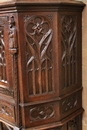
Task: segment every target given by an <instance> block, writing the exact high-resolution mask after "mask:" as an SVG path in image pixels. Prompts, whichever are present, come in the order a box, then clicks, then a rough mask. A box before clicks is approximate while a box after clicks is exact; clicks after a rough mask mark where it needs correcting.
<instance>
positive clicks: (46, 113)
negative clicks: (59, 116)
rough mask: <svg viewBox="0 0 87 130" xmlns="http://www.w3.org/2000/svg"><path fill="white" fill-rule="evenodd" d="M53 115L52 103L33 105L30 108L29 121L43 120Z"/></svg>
mask: <svg viewBox="0 0 87 130" xmlns="http://www.w3.org/2000/svg"><path fill="white" fill-rule="evenodd" d="M53 116H54V109H53V105H48V106H41V107H34V108H32V109H30V118H31V121H39V120H45V119H48V118H52V117H53Z"/></svg>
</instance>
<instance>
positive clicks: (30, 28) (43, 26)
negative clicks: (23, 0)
mask: <svg viewBox="0 0 87 130" xmlns="http://www.w3.org/2000/svg"><path fill="white" fill-rule="evenodd" d="M27 21H28V22H27V26H26V30H27V33H30V35H32V36H34V35H37V36H40V35H41V34H42V35H43V34H45V33H47V32H48V31H49V28H50V25H49V22H48V21H47V20H46V19H45V18H44V17H39V16H38V17H36V16H33V17H31V18H28V19H27ZM37 39H38V38H37Z"/></svg>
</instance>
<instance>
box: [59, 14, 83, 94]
mask: <svg viewBox="0 0 87 130" xmlns="http://www.w3.org/2000/svg"><path fill="white" fill-rule="evenodd" d="M80 17H81V15H80V14H79V13H60V14H59V19H60V20H59V26H60V28H61V29H60V36H61V40H60V45H61V55H60V56H61V59H60V65H61V66H60V68H61V69H60V75H61V82H60V90H61V92H62V93H67V92H68V91H74V90H76V89H78V88H79V87H82V80H81V73H82V70H81V61H80V60H81V58H82V57H81V39H80V38H81V37H80V36H81V30H80V29H79V26H81V21H78V19H79V18H80Z"/></svg>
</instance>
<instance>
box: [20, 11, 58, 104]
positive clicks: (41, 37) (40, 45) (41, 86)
mask: <svg viewBox="0 0 87 130" xmlns="http://www.w3.org/2000/svg"><path fill="white" fill-rule="evenodd" d="M19 17H20V21H19V22H20V28H22V31H21V32H20V37H21V39H20V43H21V44H20V50H21V52H19V54H20V62H21V67H22V68H20V69H21V70H22V71H21V70H20V77H21V78H22V79H20V81H21V82H20V83H21V88H22V89H21V95H24V98H25V99H26V101H27V102H28V101H36V100H39V101H40V100H47V99H52V98H53V97H57V96H58V83H59V82H58V80H59V79H58V38H57V12H40V13H39V12H37V13H35V12H33V13H25V14H20V15H19ZM20 50H19V51H20ZM21 98H22V97H21Z"/></svg>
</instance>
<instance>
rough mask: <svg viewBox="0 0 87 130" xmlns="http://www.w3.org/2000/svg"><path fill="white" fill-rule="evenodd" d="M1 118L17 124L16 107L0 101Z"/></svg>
mask: <svg viewBox="0 0 87 130" xmlns="http://www.w3.org/2000/svg"><path fill="white" fill-rule="evenodd" d="M0 118H2V119H5V120H7V121H10V122H11V123H15V107H14V106H13V105H10V104H9V103H7V102H5V101H0Z"/></svg>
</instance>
